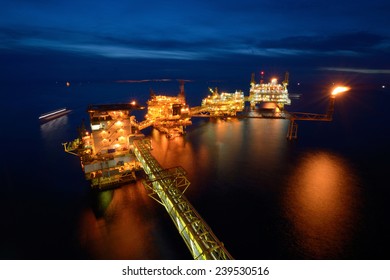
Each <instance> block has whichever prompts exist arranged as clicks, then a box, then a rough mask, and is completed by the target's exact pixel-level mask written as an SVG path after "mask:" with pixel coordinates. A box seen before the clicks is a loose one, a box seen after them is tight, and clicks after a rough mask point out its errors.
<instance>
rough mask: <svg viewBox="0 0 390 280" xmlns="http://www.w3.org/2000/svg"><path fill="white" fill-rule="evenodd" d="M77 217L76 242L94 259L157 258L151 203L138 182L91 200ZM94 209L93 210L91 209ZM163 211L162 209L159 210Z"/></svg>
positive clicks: (158, 250)
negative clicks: (89, 205) (77, 238)
mask: <svg viewBox="0 0 390 280" xmlns="http://www.w3.org/2000/svg"><path fill="white" fill-rule="evenodd" d="M92 199H93V200H94V201H92V203H93V204H95V205H94V207H92V208H87V209H85V210H84V212H83V213H82V215H81V217H80V226H79V233H78V236H79V242H80V244H81V247H82V248H83V249H84V250H85V251H86V252H87V254H88V255H89V256H91V257H92V258H94V259H159V258H164V256H160V255H159V254H160V251H162V250H161V248H159V247H161V244H159V243H158V242H157V241H158V238H156V236H155V235H156V230H158V228H159V226H158V222H157V220H156V219H157V218H158V217H154V216H155V215H154V214H155V212H154V211H155V209H154V208H156V207H154V205H153V204H154V203H155V202H154V201H153V200H152V199H150V198H149V197H148V195H147V193H146V190H145V188H144V187H143V185H142V183H141V182H137V183H136V184H131V185H126V186H123V187H122V188H118V189H115V190H108V191H104V192H101V193H100V194H97V195H95V196H93V197H92ZM93 208H95V209H93ZM159 210H161V211H162V210H163V209H159Z"/></svg>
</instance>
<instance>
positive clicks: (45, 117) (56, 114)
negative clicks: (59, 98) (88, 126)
mask: <svg viewBox="0 0 390 280" xmlns="http://www.w3.org/2000/svg"><path fill="white" fill-rule="evenodd" d="M70 111H71V110H69V109H67V108H60V109H57V110H54V111H50V112H47V113H44V114H42V115H40V116H39V118H38V119H39V120H40V121H41V122H48V121H51V120H54V119H56V118H59V117H61V116H63V115H66V114H68V113H69V112H70Z"/></svg>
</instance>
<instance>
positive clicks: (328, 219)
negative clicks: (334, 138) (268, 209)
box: [285, 152, 358, 259]
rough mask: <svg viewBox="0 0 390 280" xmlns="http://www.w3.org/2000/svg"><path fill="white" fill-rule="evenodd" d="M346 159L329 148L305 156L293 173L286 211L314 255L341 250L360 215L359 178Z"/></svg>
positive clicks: (297, 236) (298, 237)
mask: <svg viewBox="0 0 390 280" xmlns="http://www.w3.org/2000/svg"><path fill="white" fill-rule="evenodd" d="M350 174H353V172H351V171H350V170H349V167H348V165H347V163H346V162H344V161H343V160H342V159H341V158H339V157H337V156H335V155H332V154H330V153H327V152H312V153H310V154H308V155H307V156H305V157H304V158H303V159H301V161H300V162H299V164H298V165H297V167H296V169H295V170H294V172H293V174H292V176H291V177H290V180H289V181H290V183H289V185H290V189H289V191H288V193H287V195H286V196H285V213H286V215H287V216H288V219H289V220H290V221H291V223H292V224H293V228H294V230H293V235H294V239H295V242H296V243H299V244H300V246H302V248H304V251H305V252H304V253H305V254H307V255H308V256H310V258H315V259H322V258H329V257H332V256H331V255H329V254H335V255H337V254H338V253H340V252H341V251H342V250H343V248H344V247H345V246H347V244H346V242H347V240H348V236H349V235H351V234H352V233H353V232H352V229H353V228H354V226H353V224H354V222H355V220H354V217H355V216H356V211H357V209H356V205H355V204H354V199H355V198H354V197H356V196H357V195H358V193H357V191H358V189H357V188H356V184H357V183H356V180H355V178H354V177H352V176H351V175H350Z"/></svg>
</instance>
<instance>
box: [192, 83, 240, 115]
mask: <svg viewBox="0 0 390 280" xmlns="http://www.w3.org/2000/svg"><path fill="white" fill-rule="evenodd" d="M209 90H210V92H211V95H209V96H207V97H206V98H204V99H202V103H201V106H199V107H193V108H191V116H196V115H197V116H202V115H206V116H210V117H230V116H236V115H237V113H238V112H242V111H243V110H244V107H245V100H244V93H243V92H242V91H240V90H236V91H235V92H234V93H228V92H221V93H218V88H215V89H214V90H213V89H211V88H209Z"/></svg>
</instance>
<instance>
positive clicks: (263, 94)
mask: <svg viewBox="0 0 390 280" xmlns="http://www.w3.org/2000/svg"><path fill="white" fill-rule="evenodd" d="M260 75H261V78H260V83H256V81H255V74H254V73H252V79H251V83H250V85H251V87H250V90H249V97H248V98H247V100H248V101H249V102H250V105H251V108H252V109H255V107H256V105H257V104H258V105H260V106H261V107H262V108H264V109H272V110H274V111H276V112H280V111H283V110H284V106H285V105H290V104H291V100H290V98H289V96H288V90H287V86H288V77H289V73H288V72H286V74H285V78H284V81H283V82H282V84H278V83H277V79H276V78H273V79H272V80H271V81H270V82H268V83H265V82H264V72H263V71H261V72H260Z"/></svg>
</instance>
